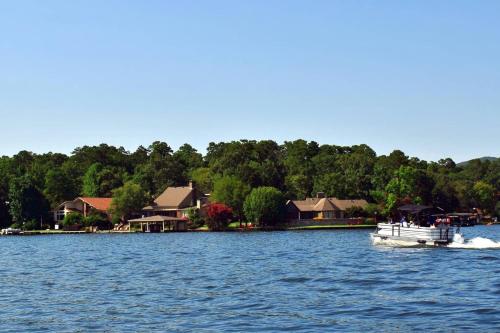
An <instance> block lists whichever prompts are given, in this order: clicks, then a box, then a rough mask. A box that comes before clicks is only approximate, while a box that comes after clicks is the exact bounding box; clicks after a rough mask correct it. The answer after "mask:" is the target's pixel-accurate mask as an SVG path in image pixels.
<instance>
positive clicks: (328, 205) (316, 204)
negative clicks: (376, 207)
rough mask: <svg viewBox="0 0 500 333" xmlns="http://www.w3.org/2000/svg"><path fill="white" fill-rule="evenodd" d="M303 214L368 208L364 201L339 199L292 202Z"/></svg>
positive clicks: (310, 199)
mask: <svg viewBox="0 0 500 333" xmlns="http://www.w3.org/2000/svg"><path fill="white" fill-rule="evenodd" d="M291 202H292V203H293V204H294V205H295V206H296V207H297V208H298V209H299V211H301V212H324V211H332V210H342V211H345V210H346V209H348V208H350V207H362V208H364V207H366V205H368V202H366V200H364V199H356V200H340V199H337V198H306V199H305V200H292V201H291Z"/></svg>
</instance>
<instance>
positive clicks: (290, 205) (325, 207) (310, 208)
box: [286, 193, 368, 220]
mask: <svg viewBox="0 0 500 333" xmlns="http://www.w3.org/2000/svg"><path fill="white" fill-rule="evenodd" d="M367 205H368V202H367V201H366V200H364V199H356V200H350V199H349V200H340V199H337V198H327V197H325V196H324V194H323V193H318V195H317V196H316V198H306V199H305V200H289V201H288V202H287V204H286V208H287V219H288V220H311V219H316V220H321V219H343V218H345V217H346V216H345V212H346V210H347V209H349V208H352V207H360V208H365V207H366V206H367Z"/></svg>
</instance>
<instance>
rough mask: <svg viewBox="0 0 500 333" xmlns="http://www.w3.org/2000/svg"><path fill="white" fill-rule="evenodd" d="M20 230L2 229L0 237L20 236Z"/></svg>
mask: <svg viewBox="0 0 500 333" xmlns="http://www.w3.org/2000/svg"><path fill="white" fill-rule="evenodd" d="M22 233H23V232H22V230H21V229H14V228H7V229H2V231H1V232H0V234H1V235H20V234H22Z"/></svg>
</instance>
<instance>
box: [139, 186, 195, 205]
mask: <svg viewBox="0 0 500 333" xmlns="http://www.w3.org/2000/svg"><path fill="white" fill-rule="evenodd" d="M193 191H194V189H193V188H192V187H189V186H182V187H167V189H166V190H165V191H164V192H163V193H162V194H160V196H159V197H158V198H156V199H155V201H154V204H153V206H148V207H144V209H145V210H151V209H158V208H160V209H169V208H171V209H179V208H186V207H189V206H191V205H192V199H193V196H192V194H193Z"/></svg>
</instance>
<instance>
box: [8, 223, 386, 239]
mask: <svg viewBox="0 0 500 333" xmlns="http://www.w3.org/2000/svg"><path fill="white" fill-rule="evenodd" d="M376 227H377V226H376V225H368V224H365V225H324V226H323V225H318V226H304V227H291V228H276V229H259V228H253V229H250V230H249V229H240V228H230V229H227V230H224V231H211V230H208V229H194V230H188V231H180V232H175V231H170V232H140V231H131V232H129V231H113V230H102V231H96V232H88V231H84V230H82V231H64V230H27V231H23V232H22V233H21V234H13V235H1V236H47V235H91V234H171V233H191V232H195V233H200V232H210V233H211V232H216V233H218V232H273V231H308V230H334V229H341V230H354V229H374V228H376Z"/></svg>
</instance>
